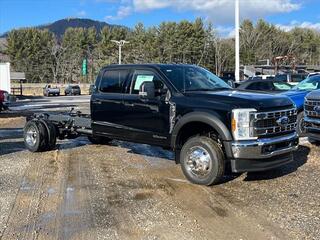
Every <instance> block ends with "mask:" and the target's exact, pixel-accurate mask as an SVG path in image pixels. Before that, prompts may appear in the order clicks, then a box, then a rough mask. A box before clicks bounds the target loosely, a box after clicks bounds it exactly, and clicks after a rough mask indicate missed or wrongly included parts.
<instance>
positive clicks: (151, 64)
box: [103, 63, 196, 69]
mask: <svg viewBox="0 0 320 240" xmlns="http://www.w3.org/2000/svg"><path fill="white" fill-rule="evenodd" d="M164 66H167V67H168V66H172V67H173V66H183V67H188V66H189V67H191V66H192V67H195V66H196V65H191V64H175V63H171V64H163V63H146V64H121V65H119V64H111V65H107V66H104V67H103V69H106V68H139V67H143V68H156V69H159V68H160V67H164Z"/></svg>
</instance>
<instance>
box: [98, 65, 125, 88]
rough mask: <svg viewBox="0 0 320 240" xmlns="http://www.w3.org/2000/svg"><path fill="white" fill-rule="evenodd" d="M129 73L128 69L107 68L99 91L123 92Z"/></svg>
mask: <svg viewBox="0 0 320 240" xmlns="http://www.w3.org/2000/svg"><path fill="white" fill-rule="evenodd" d="M128 73H129V71H128V70H127V69H110V70H109V69H106V70H105V71H104V73H103V75H102V77H101V80H100V85H99V91H100V92H102V93H122V92H123V91H122V89H123V85H124V83H125V81H126V79H127V77H128Z"/></svg>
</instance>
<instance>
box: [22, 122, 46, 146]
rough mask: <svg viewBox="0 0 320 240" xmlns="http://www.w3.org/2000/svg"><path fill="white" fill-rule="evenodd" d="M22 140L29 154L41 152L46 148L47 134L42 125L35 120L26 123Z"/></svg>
mask: <svg viewBox="0 0 320 240" xmlns="http://www.w3.org/2000/svg"><path fill="white" fill-rule="evenodd" d="M23 138H24V144H25V146H26V148H27V149H28V150H30V151H31V152H42V151H45V150H46V148H47V145H48V132H47V130H46V128H45V126H44V124H43V123H41V122H39V121H37V120H31V121H29V122H27V124H26V126H25V127H24V134H23Z"/></svg>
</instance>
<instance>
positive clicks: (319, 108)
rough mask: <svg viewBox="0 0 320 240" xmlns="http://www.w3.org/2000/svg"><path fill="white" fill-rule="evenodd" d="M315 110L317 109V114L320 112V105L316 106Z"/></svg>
mask: <svg viewBox="0 0 320 240" xmlns="http://www.w3.org/2000/svg"><path fill="white" fill-rule="evenodd" d="M313 111H315V112H316V113H317V114H320V106H315V107H314V108H313Z"/></svg>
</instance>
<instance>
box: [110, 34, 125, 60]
mask: <svg viewBox="0 0 320 240" xmlns="http://www.w3.org/2000/svg"><path fill="white" fill-rule="evenodd" d="M111 42H114V43H115V44H117V45H118V47H119V64H121V54H122V53H121V50H122V46H123V45H124V44H125V43H129V42H128V41H125V40H120V41H117V40H111Z"/></svg>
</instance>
